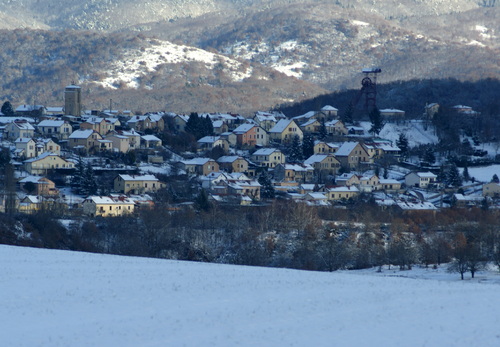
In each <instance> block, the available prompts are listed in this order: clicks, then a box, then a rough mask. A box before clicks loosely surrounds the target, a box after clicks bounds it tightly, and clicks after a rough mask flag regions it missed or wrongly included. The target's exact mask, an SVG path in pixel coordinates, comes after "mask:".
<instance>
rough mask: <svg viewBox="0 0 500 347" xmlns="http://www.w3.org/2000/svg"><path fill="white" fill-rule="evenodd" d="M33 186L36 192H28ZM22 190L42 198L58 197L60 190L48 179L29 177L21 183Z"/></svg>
mask: <svg viewBox="0 0 500 347" xmlns="http://www.w3.org/2000/svg"><path fill="white" fill-rule="evenodd" d="M30 184H32V185H33V188H34V190H31V191H28V187H29V185H30ZM19 185H20V187H21V189H23V190H25V191H28V193H30V194H34V195H40V196H52V195H58V194H59V190H58V189H57V188H56V184H55V183H54V182H52V181H51V180H49V179H48V178H46V177H40V176H28V177H25V178H23V179H22V180H20V181H19Z"/></svg>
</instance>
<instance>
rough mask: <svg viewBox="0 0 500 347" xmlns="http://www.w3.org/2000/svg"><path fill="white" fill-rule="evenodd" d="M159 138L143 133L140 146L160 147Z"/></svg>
mask: <svg viewBox="0 0 500 347" xmlns="http://www.w3.org/2000/svg"><path fill="white" fill-rule="evenodd" d="M161 144H162V142H161V140H160V139H159V138H158V137H156V136H154V135H143V136H141V147H142V148H157V147H161Z"/></svg>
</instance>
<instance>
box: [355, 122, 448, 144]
mask: <svg viewBox="0 0 500 347" xmlns="http://www.w3.org/2000/svg"><path fill="white" fill-rule="evenodd" d="M362 126H363V127H368V130H369V129H370V128H371V123H370V122H365V124H364V125H362ZM401 133H403V134H405V135H406V138H407V139H408V144H409V145H410V147H415V146H418V145H425V144H431V143H438V138H437V136H436V135H434V134H433V133H432V131H429V130H425V129H424V124H423V123H422V122H418V121H414V122H404V123H401V124H397V123H386V124H385V125H384V127H383V128H382V130H381V131H380V134H379V136H380V137H381V138H383V139H388V140H391V141H393V143H396V141H397V140H398V139H399V134H401Z"/></svg>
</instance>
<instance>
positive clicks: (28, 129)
mask: <svg viewBox="0 0 500 347" xmlns="http://www.w3.org/2000/svg"><path fill="white" fill-rule="evenodd" d="M34 135H35V128H34V127H33V125H31V124H30V123H29V122H28V121H25V120H15V121H13V122H11V123H9V124H7V125H6V126H5V129H4V137H5V138H6V139H9V140H15V139H17V138H19V137H23V138H32V137H34Z"/></svg>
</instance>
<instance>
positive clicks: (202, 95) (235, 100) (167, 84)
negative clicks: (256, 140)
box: [0, 30, 327, 113]
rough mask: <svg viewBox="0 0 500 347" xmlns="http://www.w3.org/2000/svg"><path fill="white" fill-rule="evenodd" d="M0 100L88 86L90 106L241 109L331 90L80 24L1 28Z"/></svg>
mask: <svg viewBox="0 0 500 347" xmlns="http://www.w3.org/2000/svg"><path fill="white" fill-rule="evenodd" d="M0 34H1V35H0V45H1V47H2V50H1V51H0V66H2V69H1V70H0V78H1V80H2V88H1V89H0V101H2V100H10V101H11V102H12V103H13V104H14V105H17V104H25V103H29V104H32V103H37V104H44V105H49V106H52V105H62V104H63V91H64V87H65V85H67V84H70V83H77V84H79V85H81V86H82V87H83V89H82V93H83V99H84V105H85V107H87V108H101V109H102V108H105V107H107V106H108V105H109V100H110V99H113V102H114V103H115V104H117V105H120V107H121V108H122V109H130V110H132V111H142V112H145V111H150V110H168V111H173V112H179V113H189V112H193V111H201V112H216V111H224V112H241V113H247V112H248V113H251V112H252V111H254V110H258V109H269V108H271V107H273V106H275V105H279V104H281V103H288V102H293V101H297V100H304V99H306V98H308V97H312V96H316V95H319V94H323V93H326V92H327V90H325V89H322V88H321V87H318V86H317V85H314V84H311V83H308V82H306V81H301V80H298V79H296V78H292V77H289V76H286V75H285V74H282V73H279V72H277V71H275V70H273V69H269V68H266V67H263V66H261V65H260V64H250V63H248V62H246V61H239V60H235V59H230V58H227V57H225V56H223V55H220V54H217V53H211V52H207V51H204V50H201V49H198V48H193V47H189V46H185V45H176V44H172V43H170V42H166V41H162V40H157V39H151V38H147V37H145V36H143V35H140V34H139V35H137V34H134V35H129V34H101V33H95V32H79V31H64V32H55V31H33V30H14V31H3V32H0Z"/></svg>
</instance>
